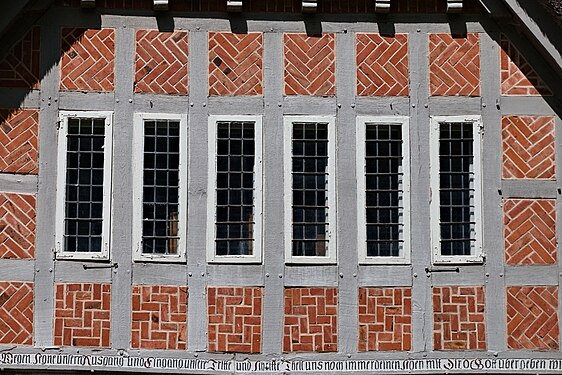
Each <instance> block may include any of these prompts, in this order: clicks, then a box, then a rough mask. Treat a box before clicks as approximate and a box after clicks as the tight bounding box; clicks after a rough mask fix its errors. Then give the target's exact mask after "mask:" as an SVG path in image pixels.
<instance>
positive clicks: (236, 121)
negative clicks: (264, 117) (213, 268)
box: [210, 117, 261, 262]
mask: <svg viewBox="0 0 562 375" xmlns="http://www.w3.org/2000/svg"><path fill="white" fill-rule="evenodd" d="M211 125H212V126H213V132H212V133H214V137H213V139H214V144H213V146H214V151H213V155H215V157H214V160H212V163H213V165H212V170H213V176H214V178H213V179H212V181H213V182H214V186H213V193H214V207H213V210H214V212H215V215H214V222H213V228H212V229H213V231H212V233H214V238H213V239H212V242H211V243H214V251H213V254H211V256H210V260H212V261H220V260H222V261H242V262H243V261H247V262H255V261H258V260H259V259H260V258H261V254H260V253H261V250H260V249H261V246H260V240H261V239H260V236H259V234H260V229H259V228H260V226H261V198H260V196H261V181H260V180H261V157H260V156H259V153H260V149H261V129H260V122H259V118H256V117H232V118H213V119H212V122H211ZM211 212H212V211H211Z"/></svg>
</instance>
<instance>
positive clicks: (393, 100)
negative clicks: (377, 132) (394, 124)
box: [355, 96, 410, 116]
mask: <svg viewBox="0 0 562 375" xmlns="http://www.w3.org/2000/svg"><path fill="white" fill-rule="evenodd" d="M355 112H356V113H357V115H378V116H408V115H409V114H410V98H408V97H401V96H380V97H366V96H365V97H356V98H355Z"/></svg>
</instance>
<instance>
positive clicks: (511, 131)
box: [502, 116, 555, 180]
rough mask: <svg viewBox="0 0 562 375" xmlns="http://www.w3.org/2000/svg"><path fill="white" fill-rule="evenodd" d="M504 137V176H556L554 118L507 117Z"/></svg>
mask: <svg viewBox="0 0 562 375" xmlns="http://www.w3.org/2000/svg"><path fill="white" fill-rule="evenodd" d="M502 138H503V141H502V143H503V165H502V177H503V178H539V179H548V180H553V179H554V178H555V171H554V165H555V162H554V159H555V158H554V154H555V153H554V118H553V117H550V116H505V117H503V118H502Z"/></svg>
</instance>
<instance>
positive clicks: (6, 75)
mask: <svg viewBox="0 0 562 375" xmlns="http://www.w3.org/2000/svg"><path fill="white" fill-rule="evenodd" d="M40 49H41V31H40V28H39V27H38V26H35V27H32V28H31V29H30V30H29V31H28V32H27V34H25V35H24V37H23V38H22V39H21V40H20V41H19V42H17V43H16V44H15V45H14V46H13V47H12V48H11V49H10V50H9V51H8V53H7V54H6V55H5V56H4V59H2V60H1V61H0V87H26V88H34V89H36V88H38V87H39V60H40V56H41V52H40Z"/></svg>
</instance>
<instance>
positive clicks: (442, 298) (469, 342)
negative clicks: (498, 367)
mask: <svg viewBox="0 0 562 375" xmlns="http://www.w3.org/2000/svg"><path fill="white" fill-rule="evenodd" d="M433 348H434V349H435V350H465V349H471V350H474V349H478V350H486V323H485V312H484V288H483V287H481V286H462V287H458V286H451V287H435V288H433Z"/></svg>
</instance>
